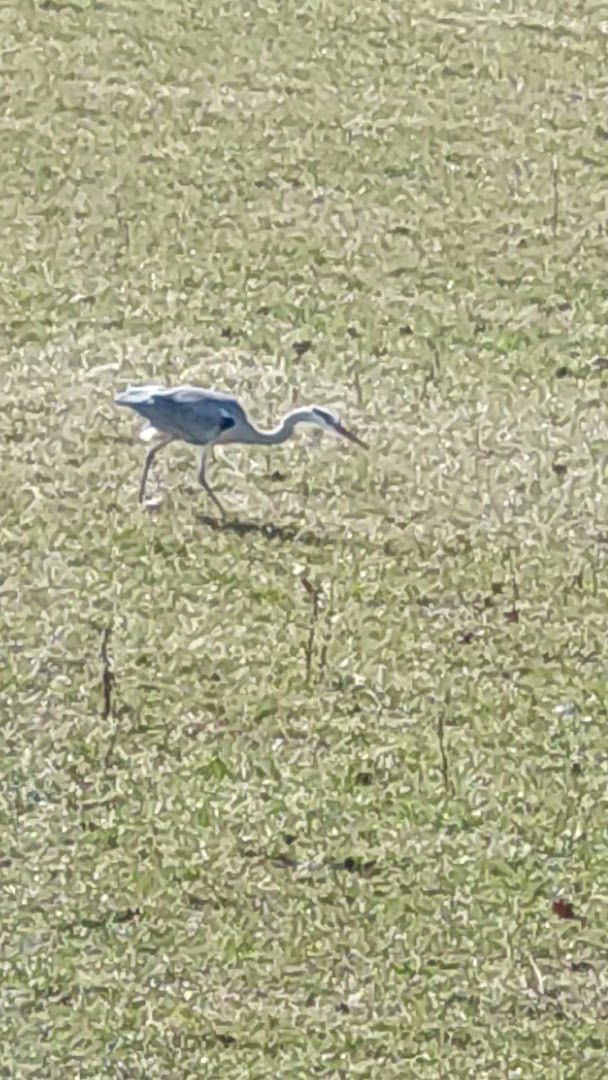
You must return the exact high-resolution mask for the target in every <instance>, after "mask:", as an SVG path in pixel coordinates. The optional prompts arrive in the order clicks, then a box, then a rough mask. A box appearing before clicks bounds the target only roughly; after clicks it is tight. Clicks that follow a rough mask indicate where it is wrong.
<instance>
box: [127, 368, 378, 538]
mask: <svg viewBox="0 0 608 1080" xmlns="http://www.w3.org/2000/svg"><path fill="white" fill-rule="evenodd" d="M115 400H116V404H117V405H126V406H128V408H130V409H134V410H135V412H136V413H139V414H140V416H143V417H144V418H145V419H146V420H147V421H148V424H147V425H146V426H145V427H144V429H143V431H142V438H143V439H145V440H146V441H151V440H157V441H156V442H155V445H153V446H152V447H151V448H150V449H149V450H148V453H147V454H146V460H145V463H144V471H143V473H142V477H141V483H140V485H139V501H140V502H143V500H144V495H145V492H146V481H147V479H148V473H149V472H150V468H151V466H152V462H153V461H154V458H155V457H156V455H157V453H158V451H159V450H161V449H162V447H163V446H168V444H169V443H170V442H174V441H175V440H177V439H180V440H182V441H183V442H187V443H190V444H192V445H194V446H200V447H202V455H201V465H200V471H199V482H200V484H201V485H202V487H203V488H204V490H205V491H206V492H207V494H208V496H209V498H210V499H212V500H213V502H214V503H215V505H216V506H217V508H218V510H219V511H220V513H221V514H222V516H223V517H225V516H226V515H225V511H224V508H223V506H222V504H221V502H220V501H219V499H218V497H217V495H215V494H214V493H213V491H212V490H211V488H210V487H209V484H208V482H207V478H206V475H205V458H206V454H207V451H208V449H209V447H210V446H217V445H224V444H225V443H259V444H261V445H262V446H275V445H276V444H277V443H282V442H285V440H286V439H289V437H290V436H291V435H292V434H293V430H294V428H295V426H296V424H299V423H306V424H317V425H318V426H319V427H321V428H324V429H325V430H328V431H334V432H335V433H336V434H338V435H342V436H344V437H345V438H346V439H350V441H351V442H354V443H357V444H358V445H359V446H363V447H364V448H365V449H367V444H366V443H364V442H363V440H362V439H360V438H359V437H358V436H357V435H354V434H353V433H352V431H348V430H347V428H345V427H344V426H343V425H342V424H341V423H340V420H339V419H338V417H337V416H335V415H334V414H333V413H332V412H330V411H329V410H328V409H323V408H321V407H320V406H319V405H307V406H304V407H303V408H300V409H292V410H291V412H288V413H286V415H285V416H284V417H283V419H282V420H281V422H280V424H278V425H277V427H276V428H273V429H272V430H271V431H260V429H259V428H256V427H255V426H254V425H253V424H252V423H251V421H250V420H249V419H248V417H247V413H246V412H245V410H244V409H243V406H242V405H240V404H239V402H238V401H237V400H236V398H233V397H230V396H229V395H228V394H220V393H219V392H218V391H217V390H202V389H200V388H198V387H196V386H177V387H175V388H174V389H171V388H165V387H163V386H156V385H150V386H131V387H129V388H128V389H127V390H125V391H124V392H123V393H122V394H118V395H117V397H116V399H115Z"/></svg>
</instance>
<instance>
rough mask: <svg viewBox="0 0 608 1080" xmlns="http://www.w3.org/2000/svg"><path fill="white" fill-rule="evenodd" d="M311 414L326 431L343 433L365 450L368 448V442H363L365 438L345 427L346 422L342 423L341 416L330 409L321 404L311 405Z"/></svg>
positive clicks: (337, 433)
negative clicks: (322, 406)
mask: <svg viewBox="0 0 608 1080" xmlns="http://www.w3.org/2000/svg"><path fill="white" fill-rule="evenodd" d="M310 416H311V419H313V418H314V422H315V423H316V424H318V425H319V427H322V428H325V430H326V431H333V432H334V434H336V435H342V436H343V438H345V439H350V441H351V442H354V443H357V446H362V447H364V449H365V450H367V449H368V445H367V443H365V442H363V439H360V438H359V436H358V435H355V434H354V433H353V432H352V431H349V430H348V428H345V427H344V424H342V423H341V421H340V418H339V417H338V416H336V414H335V413H332V412H330V411H329V409H324V408H321V406H320V405H311V407H310Z"/></svg>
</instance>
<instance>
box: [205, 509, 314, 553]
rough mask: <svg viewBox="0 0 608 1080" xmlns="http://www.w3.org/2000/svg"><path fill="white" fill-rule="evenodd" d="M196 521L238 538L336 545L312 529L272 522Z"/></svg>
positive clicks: (210, 518) (208, 515)
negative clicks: (255, 536) (254, 537)
mask: <svg viewBox="0 0 608 1080" xmlns="http://www.w3.org/2000/svg"><path fill="white" fill-rule="evenodd" d="M196 520H197V521H198V523H199V524H200V525H205V526H206V527H207V528H209V529H213V530H214V531H215V532H229V533H236V535H237V536H250V535H253V534H255V535H257V536H262V537H264V539H265V540H278V541H279V543H287V542H288V541H290V540H295V541H297V543H299V544H306V545H308V546H310V547H329V546H331V544H333V543H334V541H333V540H332V538H331V537H329V536H326V535H325V536H323V535H320V534H319V533H315V532H312V531H311V530H310V529H301V528H300V527H299V526H298V525H274V524H273V523H272V522H258V521H238V520H234V521H233V520H230V518H228V519H227V520H226V521H218V519H217V518H214V517H211V515H210V514H197V517H196Z"/></svg>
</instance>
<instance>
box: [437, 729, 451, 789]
mask: <svg viewBox="0 0 608 1080" xmlns="http://www.w3.org/2000/svg"><path fill="white" fill-rule="evenodd" d="M437 741H438V742H439V753H440V755H441V775H442V776H443V786H444V788H445V790H446V792H447V793H448V795H449V794H450V792H451V789H452V785H451V783H450V766H449V762H448V755H447V751H446V746H445V720H444V715H443V713H442V712H440V713H439V716H438V717H437Z"/></svg>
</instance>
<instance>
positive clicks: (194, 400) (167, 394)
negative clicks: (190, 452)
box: [119, 386, 242, 446]
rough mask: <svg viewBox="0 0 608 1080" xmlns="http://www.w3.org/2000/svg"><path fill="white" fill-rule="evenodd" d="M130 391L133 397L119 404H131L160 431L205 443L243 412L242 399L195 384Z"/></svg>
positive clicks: (130, 396)
mask: <svg viewBox="0 0 608 1080" xmlns="http://www.w3.org/2000/svg"><path fill="white" fill-rule="evenodd" d="M146 391H148V393H147V394H146ZM127 394H128V395H129V398H130V400H128V401H127V400H125V401H124V402H123V401H120V402H119V404H125V405H127V404H128V405H130V406H131V408H132V409H135V411H136V412H138V413H139V414H140V415H141V416H145V418H146V419H147V420H149V421H150V423H151V424H152V426H153V427H154V428H156V430H157V431H162V432H164V433H166V434H168V435H173V436H174V438H177V439H184V440H185V441H186V442H189V443H195V444H197V445H202V446H204V445H205V444H207V443H209V442H213V440H214V439H216V438H217V437H218V435H220V434H221V432H222V431H224V430H226V429H227V428H230V427H233V426H234V424H235V423H236V421H237V419H238V417H239V415H240V414H241V413H242V409H241V407H240V405H239V404H238V402H237V401H235V399H234V398H231V397H229V396H228V394H220V393H219V392H218V391H214V390H202V389H199V388H198V387H195V386H178V387H176V388H175V389H164V388H162V387H138V388H136V389H134V390H132V391H127ZM121 396H122V395H121Z"/></svg>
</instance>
